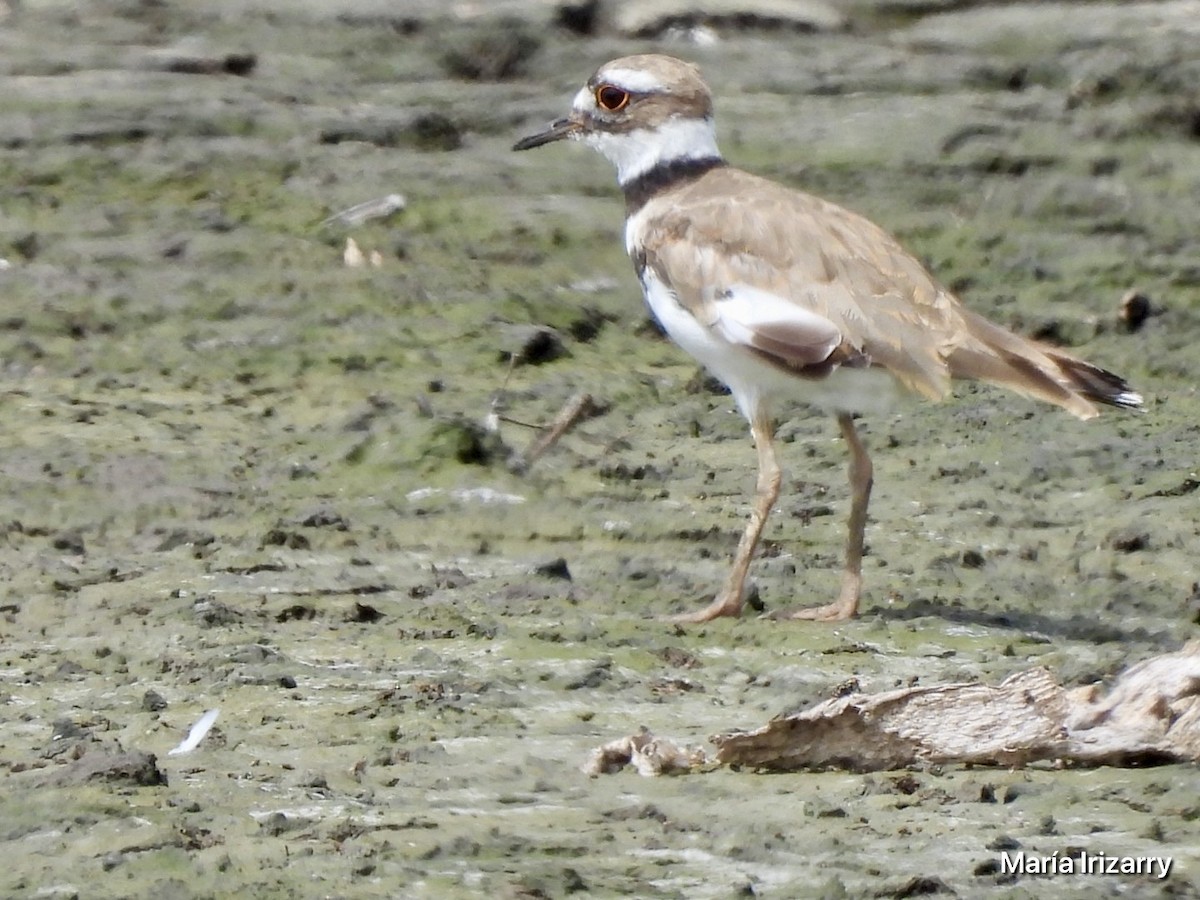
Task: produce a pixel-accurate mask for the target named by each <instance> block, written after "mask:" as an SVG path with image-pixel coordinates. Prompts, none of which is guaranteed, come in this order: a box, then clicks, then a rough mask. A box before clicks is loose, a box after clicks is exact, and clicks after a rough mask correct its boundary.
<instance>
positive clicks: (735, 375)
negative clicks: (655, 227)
mask: <svg viewBox="0 0 1200 900" xmlns="http://www.w3.org/2000/svg"><path fill="white" fill-rule="evenodd" d="M642 289H643V292H644V294H645V297H646V303H647V305H648V306H649V307H650V310H651V312H653V313H654V318H656V319H657V320H658V322H659V324H660V325H662V327H663V329H664V330H665V331H666V332H667V334H668V335H670V337H671V340H673V341H674V342H675V343H676V344H678V345H679V346H680V347H682V348H683V349H684V350H686V351H687V352H688V353H690V354H691V355H692V356H694V357H695V358H696V359H697V360H699V361H700V363H701V364H702V365H703V366H704V367H705V368H706V369H708V370H709V371H710V372H712V373H713V375H715V376H716V377H717V378H718V379H720V380H721V381H722V382H724V383H725V384H726V385H728V386H729V389H730V391H732V392H733V397H734V400H735V401H736V402H737V405H738V409H740V410H741V412H742V415H744V416H745V417H746V418H747V419H749V418H751V417H752V416H753V415H754V413H755V412H756V411H760V410H761V411H767V410H771V409H775V408H776V407H777V406H778V405H780V404H781V403H786V402H788V401H791V402H797V403H804V404H807V405H810V406H815V407H818V408H820V409H823V410H827V411H830V412H883V411H886V410H888V409H890V408H891V407H892V406H893V405H894V404H895V402H896V399H897V395H898V394H899V393H900V389H899V385H898V384H897V382H896V380H895V379H894V378H892V377H891V376H890V375H888V374H887V373H886V372H885V371H883V370H881V369H873V368H839V369H836V370H834V372H833V373H831V374H830V375H829V376H828V377H826V378H817V379H809V378H800V377H798V376H795V375H790V374H788V373H787V372H785V371H783V370H782V369H779V368H776V367H775V366H773V365H771V364H770V363H768V362H766V361H765V360H763V359H762V358H761V357H760V356H758V355H757V354H755V353H754V352H753V351H751V350H748V349H747V348H745V347H743V346H740V345H738V344H733V343H730V342H729V341H727V340H725V339H724V338H722V337H721V336H720V335H719V334H717V333H715V332H714V331H712V330H710V329H708V328H706V327H705V326H704V325H703V324H701V323H700V322H698V321H697V320H696V318H695V317H694V316H693V315H692V314H691V313H689V312H688V311H687V310H686V309H684V308H683V307H682V306H680V304H679V302H678V301H677V300H676V299H675V295H674V294H673V293H672V292H671V291H670V290H669V289H668V288H667V286H666V285H665V284H663V282H662V281H660V280H659V279H658V278H656V277H655V276H654V273H653V272H652V271H650V270H649V269H647V270H646V272H645V273H644V275H643V280H642Z"/></svg>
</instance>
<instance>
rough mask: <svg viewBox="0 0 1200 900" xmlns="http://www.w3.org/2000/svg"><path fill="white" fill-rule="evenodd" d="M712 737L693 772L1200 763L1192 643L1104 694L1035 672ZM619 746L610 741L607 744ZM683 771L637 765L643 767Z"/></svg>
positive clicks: (1198, 684)
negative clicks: (709, 768) (709, 754)
mask: <svg viewBox="0 0 1200 900" xmlns="http://www.w3.org/2000/svg"><path fill="white" fill-rule="evenodd" d="M627 740H629V741H631V742H632V743H630V744H627V745H625V747H626V748H628V749H630V750H636V749H638V748H640V747H645V746H651V745H652V744H653V742H654V741H655V738H654V737H653V735H649V734H646V733H643V734H640V735H637V736H635V738H631V739H627ZM711 740H712V742H713V743H714V744H716V746H717V752H716V756H715V757H714V758H712V759H708V758H705V757H703V755H699V756H697V755H692V756H691V759H692V765H691V767H692V768H697V767H699V766H706V765H711V764H712V763H717V764H718V765H727V766H738V767H743V766H744V767H749V768H754V769H758V770H761V771H774V772H782V771H796V770H804V769H810V770H811V769H817V770H820V769H846V770H850V771H855V772H867V771H879V770H887V769H898V768H903V767H907V766H914V765H933V764H971V765H992V766H1005V767H1012V766H1022V765H1027V764H1029V763H1033V762H1039V761H1043V762H1044V761H1049V762H1055V763H1058V764H1062V765H1081V766H1100V765H1113V766H1128V765H1147V764H1154V763H1171V762H1200V641H1193V642H1191V643H1189V644H1187V645H1186V646H1185V647H1183V648H1182V649H1181V650H1178V651H1177V652H1175V653H1165V654H1162V655H1160V656H1155V657H1152V658H1150V659H1147V660H1145V661H1143V662H1140V663H1137V664H1136V665H1133V666H1130V667H1129V668H1128V669H1126V670H1125V671H1124V672H1123V673H1121V675H1120V676H1119V677H1118V678H1117V680H1116V681H1115V683H1114V684H1113V685H1112V687H1111V688H1110V689H1109V690H1107V691H1105V690H1104V689H1103V688H1102V687H1101V686H1100V685H1088V686H1086V687H1082V688H1073V689H1067V688H1064V687H1062V686H1061V685H1059V684H1058V682H1057V681H1056V680H1055V678H1054V677H1053V675H1051V673H1050V672H1049V671H1048V670H1047V669H1045V668H1041V667H1038V668H1034V669H1030V670H1028V671H1025V672H1018V673H1016V674H1014V675H1011V676H1009V677H1008V678H1006V679H1005V680H1004V681H1002V682H1001V683H1000V684H998V685H986V684H949V685H941V686H935V687H913V688H903V689H899V690H894V691H885V692H883V693H879V694H861V693H855V694H850V695H847V696H843V697H836V698H834V699H831V700H826V701H824V702H822V703H818V704H817V705H815V706H812V707H810V708H809V709H806V710H803V711H801V712H797V713H792V714H789V715H785V716H778V717H776V718H774V719H772V720H771V721H770V722H768V723H767V724H766V725H764V726H763V727H762V728H759V729H756V730H755V731H747V732H730V733H726V734H719V735H716V736H714V737H713V738H712V739H711ZM616 743H617V742H613V743H611V744H609V745H606V747H607V748H608V749H609V750H610V751H611V750H615V749H617V748H616ZM661 743H667V742H661ZM604 750H605V748H601V750H600V751H596V753H598V754H599V753H602V752H603V751H604ZM620 756H621V754H619V753H615V752H610V753H608V754H607V755H606V756H603V757H602V759H603V761H604V763H606V764H605V765H599V766H593V769H592V770H593V771H598V772H599V771H612V770H613V769H614V768H615V767H616V765H617V764H619V762H620ZM630 756H631V759H630V761H635V760H633V759H632V754H630ZM597 758H598V757H595V756H594V759H597ZM686 768H687V767H683V766H678V765H675V766H671V765H668V766H665V767H660V768H658V769H657V771H656V770H655V769H656V767H654V766H639V771H642V772H643V774H661V773H662V772H670V771H680V770H686Z"/></svg>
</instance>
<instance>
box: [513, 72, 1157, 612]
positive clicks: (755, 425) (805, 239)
mask: <svg viewBox="0 0 1200 900" xmlns="http://www.w3.org/2000/svg"><path fill="white" fill-rule="evenodd" d="M561 140H576V141H583V142H584V143H585V144H587V145H588V146H590V147H592V148H594V149H596V150H598V151H599V152H600V153H601V154H603V155H604V156H605V157H607V158H608V160H609V161H610V162H612V163H613V164H614V165H615V166H616V169H617V181H618V183H619V185H620V187H621V190H622V191H623V192H624V194H625V207H626V216H627V219H626V223H625V247H626V249H627V250H628V252H629V256H630V258H631V259H632V260H633V264H634V268H635V269H636V271H637V276H638V279H639V281H640V282H641V285H642V291H643V293H644V295H645V299H646V303H647V304H648V305H649V307H650V310H651V312H652V313H653V314H654V317H655V318H656V319H657V320H658V322H659V324H661V325H662V327H663V329H664V330H665V331H666V332H667V334H668V335H670V337H671V338H672V339H673V340H674V341H675V342H676V343H677V344H679V345H680V346H681V347H682V348H683V349H684V350H686V351H688V352H689V353H691V354H692V356H694V357H696V359H697V360H699V361H700V362H701V363H702V364H703V365H704V366H705V367H706V368H707V369H708V370H709V371H711V372H712V373H713V374H714V375H715V376H716V377H717V378H718V379H720V380H721V381H723V382H724V383H725V384H726V385H728V387H729V389H730V392H731V393H732V394H733V399H734V401H735V402H736V403H737V407H738V409H739V410H740V411H741V413H742V414H743V415H744V416H745V417H746V419H747V420H748V421H749V423H750V433H751V436H752V437H753V440H754V445H755V447H756V448H757V451H758V480H757V494H756V498H755V502H754V507H753V510H752V512H751V514H750V520H749V522H748V523H747V524H746V528H745V531H744V532H743V534H742V538H741V541H740V542H739V544H738V548H737V551H736V553H735V554H734V559H733V567H732V569H731V571H730V573H729V577H728V579H727V581H726V582H725V585H724V587H723V588H722V589H721V591H720V593H718V594H717V595H716V597H715V599H713V601H712V602H711V603H710V604H709V605H708V606H706V607H704V608H703V609H700V610H698V611H696V612H692V613H688V614H685V615H683V616H679V617H677V618H678V620H680V621H690V622H706V621H709V620H710V619H714V618H717V617H718V616H737V615H739V614H740V613H741V611H742V607H743V606H744V604H745V593H746V576H747V572H748V571H749V568H750V562H751V559H752V558H753V556H754V551H755V548H756V547H757V545H758V541H759V537H760V536H761V534H762V530H763V526H764V525H765V524H766V521H767V517H768V516H769V514H770V512H771V508H772V507H773V506H774V505H775V501H776V500H777V499H778V497H779V490H780V483H781V473H780V467H779V462H778V459H777V455H776V448H775V427H776V426H775V418H774V416H775V412H776V410H777V408H778V406H779V404H780V403H781V401H786V400H795V401H799V402H802V403H807V404H809V405H811V406H813V407H816V408H819V409H822V410H826V411H828V412H830V413H832V414H833V415H834V416H835V417H836V418H837V422H838V427H839V428H840V429H841V433H842V437H843V438H844V439H845V441H846V444H847V446H848V447H849V450H850V464H849V479H850V489H851V502H850V520H849V529H848V530H849V535H848V538H847V542H846V556H845V566H844V569H843V573H842V584H841V591H840V593H839V595H838V597H837V599H836V600H834V601H833V602H832V603H828V604H825V605H822V606H816V607H808V608H800V609H794V610H787V611H781V612H778V613H774V614H773V615H772V617H773V618H790V619H818V620H826V621H836V620H840V619H847V618H850V617H852V616H854V615H855V614H856V613H857V611H858V605H859V600H860V598H861V595H862V556H863V535H864V530H865V528H866V521H867V504H868V502H869V500H870V495H871V485H872V465H871V458H870V456H869V455H868V454H867V449H866V447H865V446H864V444H863V442H862V439H861V438H860V437H859V434H858V431H857V429H856V428H855V425H854V417H855V415H856V414H860V413H864V412H872V411H876V410H879V409H880V408H881V407H884V408H886V405H887V403H888V401H889V400H890V399H891V398H892V395H894V394H895V393H897V392H898V391H899V390H908V391H910V392H915V393H917V394H920V395H922V396H924V397H927V398H930V399H934V400H937V399H941V398H943V397H945V396H946V395H947V394H948V393H949V392H950V383H951V381H952V380H953V379H969V380H978V381H986V382H991V383H992V384H998V385H1002V386H1004V387H1006V388H1009V389H1010V390H1013V391H1016V392H1017V393H1019V394H1024V395H1026V396H1028V397H1033V398H1036V399H1039V400H1045V401H1047V402H1049V403H1053V404H1055V405H1057V406H1060V407H1062V408H1063V409H1065V410H1067V411H1068V412H1070V413H1073V414H1074V415H1076V416H1078V417H1079V418H1081V419H1090V418H1092V417H1094V416H1096V415H1098V413H1099V410H1098V408H1097V404H1106V405H1109V406H1118V407H1129V408H1135V407H1139V406H1141V404H1142V398H1141V396H1140V395H1139V394H1137V393H1136V392H1134V391H1133V390H1132V389H1131V388H1130V386H1129V385H1128V384H1127V383H1126V382H1125V379H1123V378H1121V377H1120V376H1119V375H1114V374H1113V373H1112V372H1109V371H1106V370H1104V369H1102V368H1100V367H1098V366H1094V365H1092V364H1091V363H1089V362H1085V361H1084V360H1082V359H1078V358H1077V357H1074V356H1071V355H1069V354H1067V353H1064V352H1063V351H1061V350H1059V349H1058V348H1056V347H1051V346H1048V345H1046V344H1042V343H1038V342H1035V341H1032V340H1029V339H1027V338H1024V337H1021V336H1019V335H1016V334H1014V333H1012V332H1010V331H1008V330H1006V329H1005V328H1002V327H1001V326H999V325H996V324H994V323H992V322H990V321H988V320H987V319H985V318H983V317H982V316H979V315H976V314H975V313H973V312H971V311H970V310H968V309H967V308H966V307H964V306H963V305H962V303H961V302H960V301H959V300H958V298H957V297H955V296H954V295H953V294H952V293H951V292H950V291H949V290H947V289H946V288H945V287H944V286H942V285H941V284H939V283H938V281H937V280H936V279H935V278H934V277H933V276H932V275H931V274H929V272H927V271H926V269H925V267H924V266H922V265H921V263H920V262H918V261H917V260H916V258H914V257H913V256H912V255H911V254H910V253H908V251H906V250H905V249H904V248H903V247H902V246H901V245H900V244H899V242H898V241H897V240H896V239H895V238H894V237H892V236H891V235H890V234H888V233H887V232H886V231H884V230H883V229H882V228H880V227H879V226H877V225H875V224H874V223H872V222H870V221H868V220H867V219H865V218H863V217H862V216H860V215H857V214H855V213H853V212H850V211H849V210H846V209H843V208H842V207H840V206H837V205H836V204H833V203H830V202H829V201H827V200H822V199H821V198H819V197H814V196H812V195H811V194H806V193H803V192H801V191H797V190H793V189H791V188H788V187H786V186H784V185H781V184H776V183H775V182H772V181H768V180H767V179H764V178H760V177H758V176H756V175H752V174H750V173H749V172H745V171H742V170H740V169H737V168H734V167H733V166H730V165H729V164H728V163H726V162H725V160H724V158H723V157H722V156H721V153H720V151H719V150H718V149H717V141H716V130H715V127H714V123H713V99H712V93H711V92H710V91H709V89H708V86H707V85H706V84H705V83H704V80H703V79H702V78H701V75H700V71H699V69H697V68H696V67H695V66H693V65H691V64H690V63H687V62H684V61H682V60H678V59H674V58H672V57H669V56H659V55H642V56H627V57H624V58H622V59H616V60H613V61H612V62H609V63H606V64H605V65H603V66H601V67H600V69H599V70H597V71H596V73H595V74H594V75H592V77H591V78H590V79H588V82H587V84H586V85H584V87H583V88H581V89H580V91H579V92H578V93H577V94H576V95H575V99H574V102H573V104H572V106H571V112H570V114H569V115H567V116H566V117H564V118H562V119H559V120H558V121H556V122H554V123H553V124H551V125H550V126H549V127H547V128H546V129H544V130H543V131H540V132H538V133H536V134H532V135H530V136H528V137H526V138H523V139H522V140H520V141H518V142H517V143H516V145H515V146H514V147H513V149H514V150H528V149H531V148H533V147H540V146H542V145H543V144H549V143H552V142H554V141H561Z"/></svg>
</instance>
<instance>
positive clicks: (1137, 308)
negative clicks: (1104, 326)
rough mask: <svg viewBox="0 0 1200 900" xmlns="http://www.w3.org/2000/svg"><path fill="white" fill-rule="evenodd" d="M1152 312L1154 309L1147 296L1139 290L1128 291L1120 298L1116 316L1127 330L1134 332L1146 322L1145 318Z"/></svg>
mask: <svg viewBox="0 0 1200 900" xmlns="http://www.w3.org/2000/svg"><path fill="white" fill-rule="evenodd" d="M1153 313H1154V309H1153V306H1152V304H1151V303H1150V298H1149V297H1147V296H1146V295H1145V294H1143V293H1141V292H1139V291H1129V292H1128V293H1127V294H1125V296H1124V297H1122V298H1121V309H1120V312H1119V313H1118V318H1120V320H1121V324H1123V325H1124V326H1125V328H1126V330H1127V331H1130V332H1134V331H1137V330H1138V329H1139V328H1141V327H1142V326H1143V325H1144V324H1146V320H1147V319H1148V318H1150V316H1151V315H1153Z"/></svg>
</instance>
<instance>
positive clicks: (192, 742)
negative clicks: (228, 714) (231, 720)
mask: <svg viewBox="0 0 1200 900" xmlns="http://www.w3.org/2000/svg"><path fill="white" fill-rule="evenodd" d="M220 714H221V711H220V710H219V709H210V710H209V711H208V712H206V713H205V714H204V715H202V716H201V717H200V720H199V721H198V722H196V724H195V725H193V726H192V730H191V731H189V732H188V736H187V737H186V738H184V739H183V742H182V743H181V744H180V745H179V746H178V747H176V748H175V749H174V750H168V751H167V756H182V755H183V754H184V753H191V752H192V751H193V750H195V749H196V748H197V747H199V746H200V742H201V741H202V740H204V738H205V737H206V736H207V735H208V732H209V731H210V730H211V729H212V727H213V725H214V724H215V723H216V721H217V716H219V715H220Z"/></svg>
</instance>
